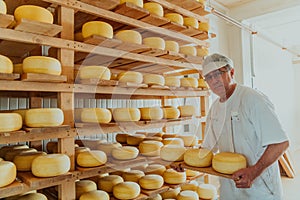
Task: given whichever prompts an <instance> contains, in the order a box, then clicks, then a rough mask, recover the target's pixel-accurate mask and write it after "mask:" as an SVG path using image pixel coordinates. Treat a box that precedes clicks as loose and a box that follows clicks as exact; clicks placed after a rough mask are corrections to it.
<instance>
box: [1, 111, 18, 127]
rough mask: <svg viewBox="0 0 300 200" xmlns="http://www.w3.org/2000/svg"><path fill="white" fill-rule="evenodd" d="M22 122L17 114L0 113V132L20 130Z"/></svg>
mask: <svg viewBox="0 0 300 200" xmlns="http://www.w3.org/2000/svg"><path fill="white" fill-rule="evenodd" d="M22 121H23V120H22V117H21V115H20V114H18V113H0V132H7V131H17V130H19V129H21V128H22V124H23V122H22Z"/></svg>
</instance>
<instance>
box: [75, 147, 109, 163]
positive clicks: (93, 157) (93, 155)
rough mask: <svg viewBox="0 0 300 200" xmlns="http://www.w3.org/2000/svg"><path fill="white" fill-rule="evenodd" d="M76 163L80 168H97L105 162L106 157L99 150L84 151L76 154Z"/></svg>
mask: <svg viewBox="0 0 300 200" xmlns="http://www.w3.org/2000/svg"><path fill="white" fill-rule="evenodd" d="M76 161H77V164H78V165H79V166H81V167H98V166H101V165H104V164H105V163H106V162H107V156H106V154H105V153H104V152H103V151H100V150H91V151H84V152H81V153H79V154H78V156H77V160H76Z"/></svg>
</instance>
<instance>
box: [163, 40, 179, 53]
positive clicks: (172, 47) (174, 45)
mask: <svg viewBox="0 0 300 200" xmlns="http://www.w3.org/2000/svg"><path fill="white" fill-rule="evenodd" d="M165 50H167V51H172V52H176V53H178V52H179V44H178V42H175V41H172V40H166V41H165Z"/></svg>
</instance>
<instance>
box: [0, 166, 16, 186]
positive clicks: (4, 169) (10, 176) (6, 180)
mask: <svg viewBox="0 0 300 200" xmlns="http://www.w3.org/2000/svg"><path fill="white" fill-rule="evenodd" d="M16 176H17V168H16V166H15V164H14V163H13V162H9V161H0V177H1V178H0V188H1V187H4V186H7V185H9V184H11V183H12V182H14V181H15V179H16Z"/></svg>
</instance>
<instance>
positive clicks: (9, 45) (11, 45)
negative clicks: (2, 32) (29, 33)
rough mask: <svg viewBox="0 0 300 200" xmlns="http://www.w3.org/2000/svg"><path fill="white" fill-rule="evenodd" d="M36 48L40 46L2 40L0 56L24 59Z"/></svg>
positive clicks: (0, 42)
mask: <svg viewBox="0 0 300 200" xmlns="http://www.w3.org/2000/svg"><path fill="white" fill-rule="evenodd" d="M38 46H40V45H38V44H29V43H21V42H15V41H8V40H2V41H0V54H2V55H6V56H8V57H24V56H25V55H26V54H27V53H28V52H30V51H32V50H34V49H35V48H37V47H38Z"/></svg>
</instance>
